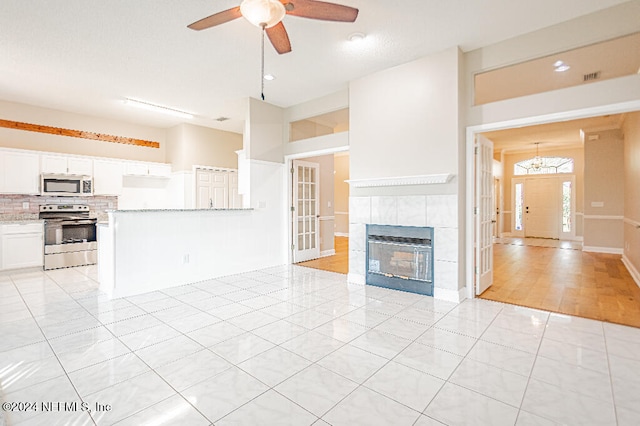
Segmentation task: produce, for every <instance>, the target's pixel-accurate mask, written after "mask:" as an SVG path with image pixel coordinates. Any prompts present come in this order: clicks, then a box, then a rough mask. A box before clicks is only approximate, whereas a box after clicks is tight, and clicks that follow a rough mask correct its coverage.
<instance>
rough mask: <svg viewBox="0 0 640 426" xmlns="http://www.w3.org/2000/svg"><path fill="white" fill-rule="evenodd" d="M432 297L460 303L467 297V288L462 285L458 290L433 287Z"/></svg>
mask: <svg viewBox="0 0 640 426" xmlns="http://www.w3.org/2000/svg"><path fill="white" fill-rule="evenodd" d="M433 297H434V299H439V300H445V301H447V302H454V303H460V302H462V301H463V300H464V299H466V298H467V288H466V287H463V288H461V289H459V290H448V289H445V288H437V287H436V288H434V289H433Z"/></svg>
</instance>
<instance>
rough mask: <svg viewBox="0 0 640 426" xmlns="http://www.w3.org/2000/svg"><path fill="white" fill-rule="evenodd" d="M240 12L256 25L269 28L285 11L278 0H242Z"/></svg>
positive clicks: (279, 19)
mask: <svg viewBox="0 0 640 426" xmlns="http://www.w3.org/2000/svg"><path fill="white" fill-rule="evenodd" d="M240 13H242V16H243V17H244V18H245V19H246V20H247V21H249V22H251V23H252V24H253V25H255V26H256V27H260V28H262V27H264V28H271V27H273V26H274V25H276V24H277V23H278V22H280V21H282V18H284V15H286V13H287V11H286V9H285V8H284V5H283V4H282V3H280V2H279V1H278V0H243V2H242V3H241V4H240Z"/></svg>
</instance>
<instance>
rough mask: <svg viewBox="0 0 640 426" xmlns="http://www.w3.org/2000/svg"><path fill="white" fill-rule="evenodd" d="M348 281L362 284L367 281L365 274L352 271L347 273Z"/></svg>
mask: <svg viewBox="0 0 640 426" xmlns="http://www.w3.org/2000/svg"><path fill="white" fill-rule="evenodd" d="M347 282H350V283H353V284H362V285H365V284H366V283H367V281H366V279H365V276H364V275H360V274H352V273H351V272H349V273H348V274H347Z"/></svg>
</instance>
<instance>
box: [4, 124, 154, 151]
mask: <svg viewBox="0 0 640 426" xmlns="http://www.w3.org/2000/svg"><path fill="white" fill-rule="evenodd" d="M0 127H5V128H7V129H16V130H25V131H27V132H38V133H47V134H50V135H58V136H69V137H72V138H81V139H90V140H94V141H102V142H112V143H122V144H127V145H135V146H144V147H147V148H160V143H159V142H153V141H146V140H143V139H135V138H127V137H124V136H113V135H105V134H103V133H94V132H85V131H82V130H72V129H63V128H60V127H51V126H42V125H39V124H31V123H23V122H20V121H11V120H2V119H0Z"/></svg>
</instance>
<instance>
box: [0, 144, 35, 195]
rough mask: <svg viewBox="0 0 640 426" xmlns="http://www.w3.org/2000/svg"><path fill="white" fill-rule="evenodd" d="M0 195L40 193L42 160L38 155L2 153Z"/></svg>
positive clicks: (0, 159)
mask: <svg viewBox="0 0 640 426" xmlns="http://www.w3.org/2000/svg"><path fill="white" fill-rule="evenodd" d="M0 193H3V194H39V193H40V158H39V156H38V154H31V153H28V152H21V151H8V150H7V151H4V150H3V151H0Z"/></svg>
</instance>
